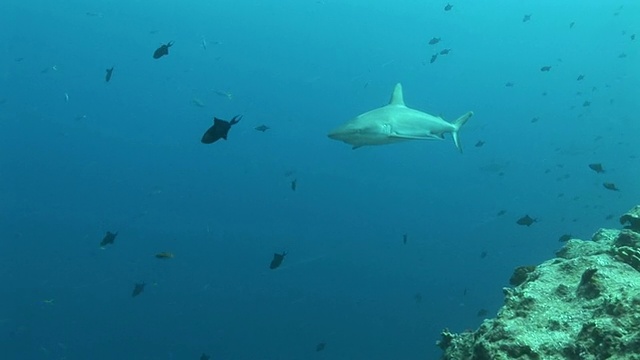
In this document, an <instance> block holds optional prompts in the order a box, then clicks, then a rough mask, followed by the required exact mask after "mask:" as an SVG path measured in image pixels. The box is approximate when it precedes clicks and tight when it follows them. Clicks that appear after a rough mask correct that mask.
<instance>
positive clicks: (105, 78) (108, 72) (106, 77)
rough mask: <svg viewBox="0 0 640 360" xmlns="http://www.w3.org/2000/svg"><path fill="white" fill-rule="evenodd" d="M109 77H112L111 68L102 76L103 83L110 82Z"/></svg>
mask: <svg viewBox="0 0 640 360" xmlns="http://www.w3.org/2000/svg"><path fill="white" fill-rule="evenodd" d="M111 75H113V66H112V67H111V69H107V74H106V75H105V76H104V81H106V82H109V80H111Z"/></svg>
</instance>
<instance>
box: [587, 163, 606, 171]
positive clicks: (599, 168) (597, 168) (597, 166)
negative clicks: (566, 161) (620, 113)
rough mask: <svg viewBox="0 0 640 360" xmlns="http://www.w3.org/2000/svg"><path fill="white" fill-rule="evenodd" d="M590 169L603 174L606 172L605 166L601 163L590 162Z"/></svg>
mask: <svg viewBox="0 0 640 360" xmlns="http://www.w3.org/2000/svg"><path fill="white" fill-rule="evenodd" d="M589 169H591V170H593V171H595V172H597V173H598V174H602V173H603V172H604V167H602V164H600V163H593V164H589Z"/></svg>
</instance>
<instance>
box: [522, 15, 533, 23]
mask: <svg viewBox="0 0 640 360" xmlns="http://www.w3.org/2000/svg"><path fill="white" fill-rule="evenodd" d="M529 20H531V14H527V15H525V16H524V17H523V18H522V22H527V21H529Z"/></svg>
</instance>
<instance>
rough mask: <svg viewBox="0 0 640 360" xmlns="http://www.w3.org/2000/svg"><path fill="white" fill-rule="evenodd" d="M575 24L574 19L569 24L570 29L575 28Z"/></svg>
mask: <svg viewBox="0 0 640 360" xmlns="http://www.w3.org/2000/svg"><path fill="white" fill-rule="evenodd" d="M575 24H576V22H575V21H572V22H571V23H570V24H569V29H573V26H574V25H575Z"/></svg>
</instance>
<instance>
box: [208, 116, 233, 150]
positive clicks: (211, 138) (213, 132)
mask: <svg viewBox="0 0 640 360" xmlns="http://www.w3.org/2000/svg"><path fill="white" fill-rule="evenodd" d="M240 119H242V115H236V116H234V117H233V119H231V121H226V120H222V119H218V118H216V117H214V118H213V126H211V127H210V128H209V129H208V130H207V131H206V132H205V133H204V135H202V139H201V140H200V141H201V142H202V143H203V144H212V143H214V142H216V141H218V140H220V139H225V140H227V135H228V134H229V129H231V126H232V125H235V124H237V123H238V122H239V121H240Z"/></svg>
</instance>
